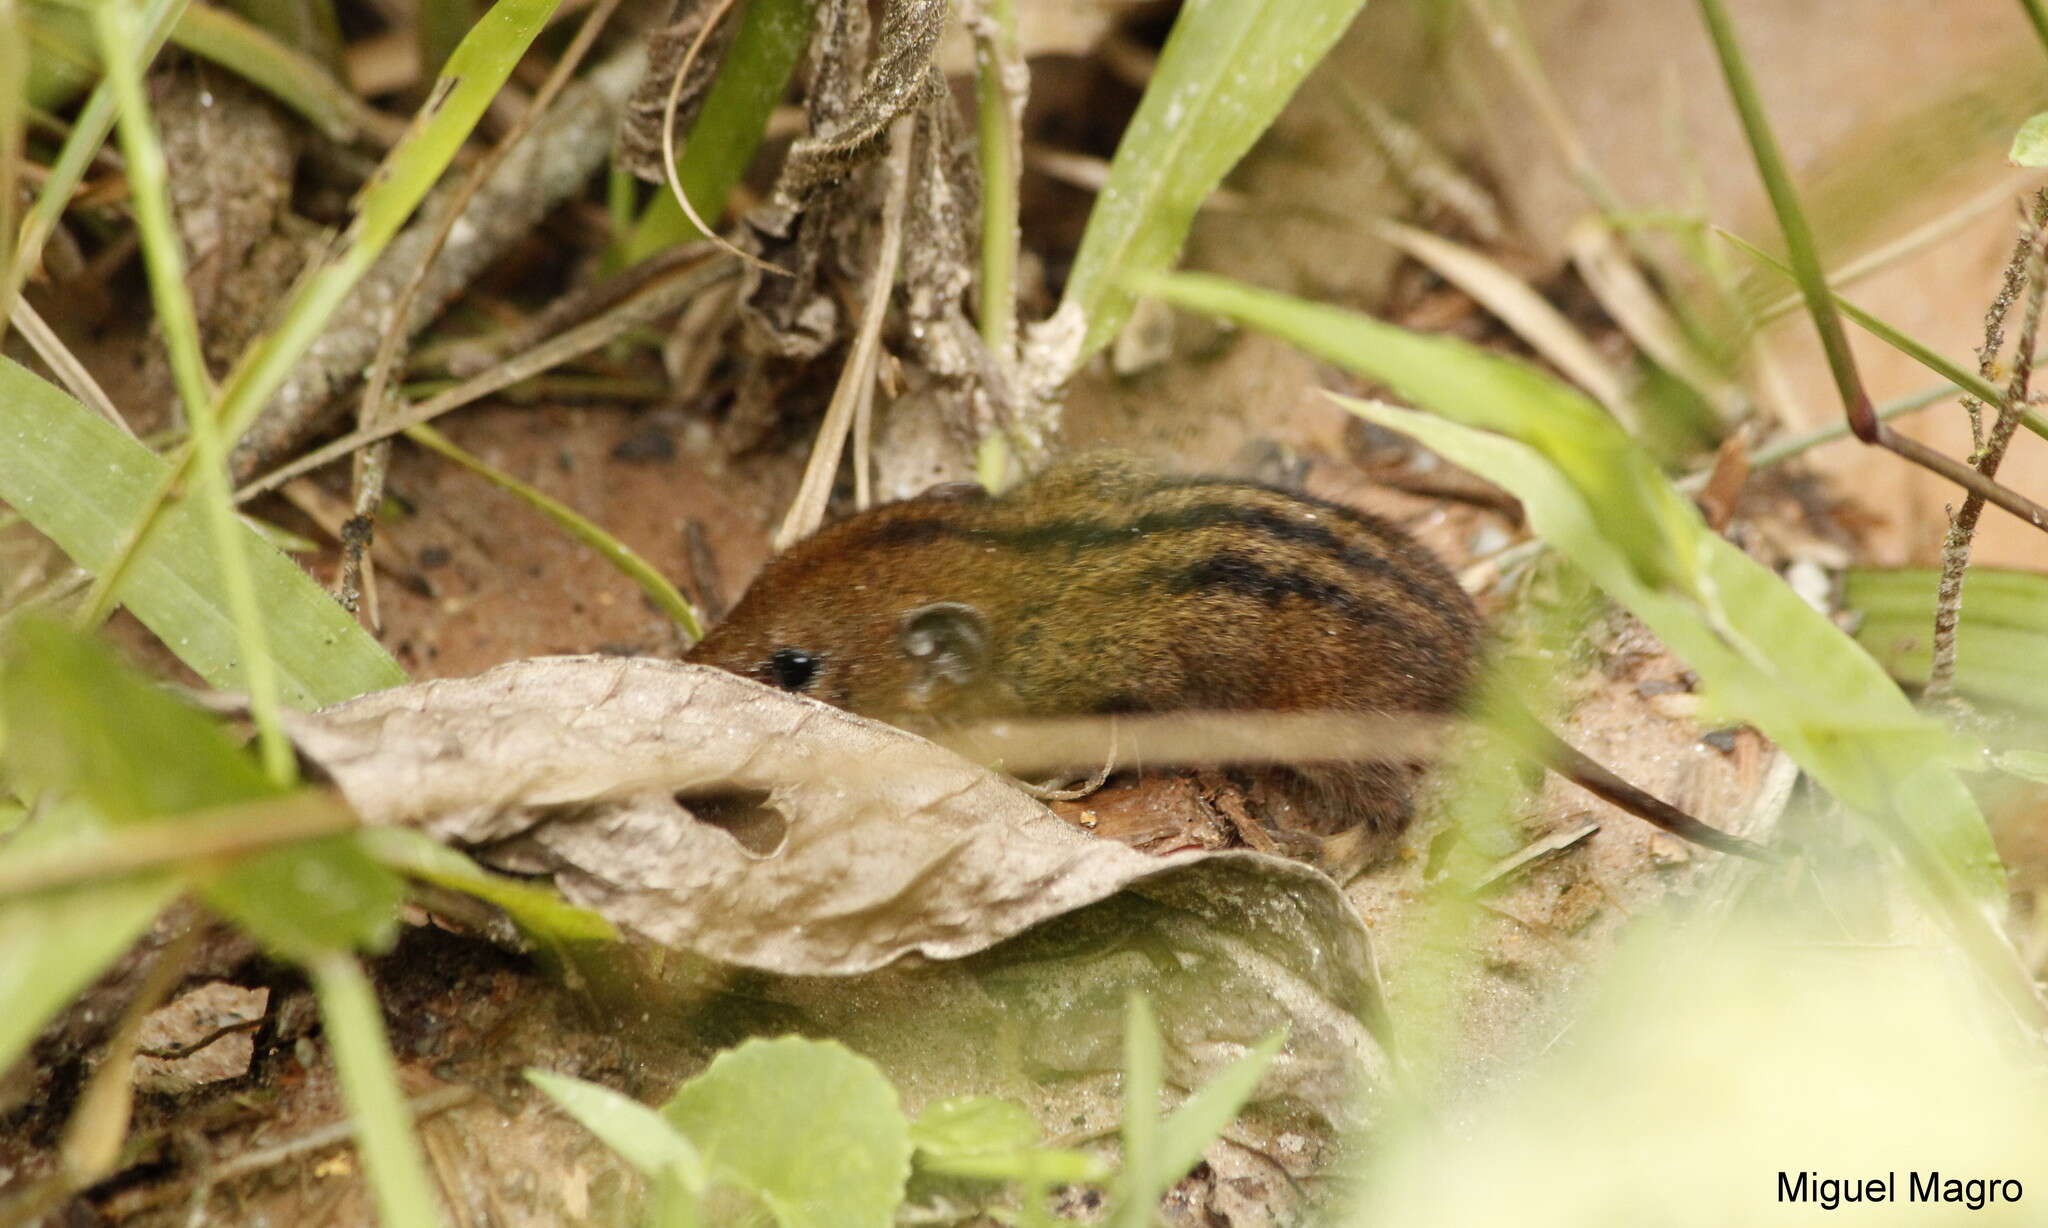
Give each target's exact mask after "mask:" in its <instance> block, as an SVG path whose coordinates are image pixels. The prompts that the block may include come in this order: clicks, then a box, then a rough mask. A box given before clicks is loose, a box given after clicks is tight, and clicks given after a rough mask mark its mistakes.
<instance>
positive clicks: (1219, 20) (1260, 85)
mask: <svg viewBox="0 0 2048 1228" xmlns="http://www.w3.org/2000/svg"><path fill="white" fill-rule="evenodd" d="M1363 5H1364V0H1190V2H1189V3H1188V4H1186V5H1184V6H1183V7H1182V8H1181V10H1180V15H1179V16H1178V17H1176V18H1175V19H1174V23H1173V32H1172V33H1171V34H1169V35H1168V36H1167V40H1166V46H1165V48H1164V49H1163V50H1162V51H1161V52H1160V55H1159V64H1158V67H1157V68H1156V69H1155V70H1154V72H1153V74H1152V80H1151V82H1150V83H1149V84H1147V86H1146V87H1145V95H1144V97H1143V98H1142V99H1140V100H1139V102H1138V110H1137V113H1136V114H1134V115H1132V116H1131V122H1130V124H1129V126H1127V127H1126V128H1125V129H1124V134H1123V138H1122V139H1121V140H1120V141H1118V143H1117V149H1116V156H1115V157H1114V158H1113V159H1111V161H1110V168H1109V182H1108V183H1106V184H1104V185H1103V189H1102V193H1101V194H1100V195H1099V196H1097V197H1096V200H1095V208H1094V209H1093V210H1092V211H1091V212H1090V213H1089V215H1088V227H1087V229H1086V231H1084V232H1083V234H1082V237H1081V247H1080V250H1079V251H1078V252H1076V253H1075V256H1074V268H1073V272H1072V274H1071V275H1070V276H1069V277H1068V279H1067V289H1066V294H1065V296H1064V297H1063V298H1062V299H1061V302H1060V311H1061V313H1063V314H1075V313H1077V314H1078V315H1079V316H1080V317H1081V319H1082V320H1083V321H1084V322H1085V324H1084V327H1085V332H1084V333H1083V334H1082V335H1081V336H1080V337H1079V338H1078V348H1074V349H1072V350H1071V352H1069V353H1066V354H1062V355H1059V356H1057V357H1056V358H1055V360H1054V362H1055V366H1056V368H1057V369H1055V370H1051V371H1047V372H1045V373H1044V376H1045V377H1048V378H1046V381H1045V382H1047V383H1049V384H1051V385H1053V386H1057V385H1058V384H1059V383H1062V382H1064V381H1065V379H1066V377H1067V376H1068V375H1070V374H1071V373H1072V372H1074V371H1075V370H1077V369H1078V368H1079V367H1080V365H1081V363H1082V362H1084V361H1085V360H1086V359H1087V358H1088V357H1089V356H1090V355H1091V354H1093V353H1095V352H1096V351H1097V350H1099V349H1101V348H1102V347H1103V346H1104V345H1105V344H1107V343H1108V342H1109V339H1110V338H1111V337H1113V336H1115V335H1116V333H1117V330H1118V329H1120V328H1122V327H1123V325H1124V321H1126V320H1127V319H1129V318H1130V313H1131V306H1132V303H1133V299H1132V297H1131V294H1132V285H1131V282H1132V279H1134V278H1137V277H1140V276H1142V275H1144V274H1148V273H1157V272H1160V271H1163V270H1164V269H1165V268H1167V266H1168V265H1170V264H1172V263H1173V259H1174V257H1175V256H1176V255H1178V254H1179V252H1180V248H1181V244H1182V242H1183V241H1184V240H1185V239H1186V238H1187V233H1188V228H1189V226H1190V225H1191V224H1192V223H1193V221H1194V216H1195V210H1196V208H1197V207H1198V206H1200V204H1201V203H1202V198H1203V197H1205V196H1207V195H1208V194H1209V192H1210V190H1211V189H1212V188H1214V187H1215V186H1216V185H1217V184H1218V183H1219V182H1221V181H1222V179H1223V176H1224V174H1225V173H1226V172H1227V171H1229V170H1230V168H1231V167H1232V166H1235V165H1236V164H1237V160H1238V159H1239V158H1241V157H1243V156H1244V154H1245V151H1246V150H1248V149H1250V148H1251V145H1252V142H1253V141H1255V140H1257V139H1258V136H1259V134H1260V133H1262V132H1264V131H1265V130H1266V128H1267V127H1268V126H1269V125H1270V124H1271V123H1272V122H1273V119H1274V117H1275V116H1277V115H1279V113H1280V109H1281V107H1283V106H1284V105H1286V103H1287V100H1288V98H1290V97H1291V96H1293V94H1294V89H1295V87H1296V86H1297V85H1299V84H1300V83H1301V80H1302V78H1303V77H1305V76H1307V75H1308V71H1309V70H1310V69H1311V68H1314V67H1315V66H1316V64H1317V62H1319V61H1320V60H1321V59H1322V58H1323V55H1324V53H1325V52H1327V51H1328V50H1329V49H1330V46H1331V45H1332V44H1333V43H1335V42H1336V41H1337V37H1338V36H1339V35H1341V34H1342V33H1344V30H1345V28H1346V27H1348V26H1349V25H1350V24H1351V19H1352V17H1353V16H1355V15H1356V14H1357V12H1358V10H1359V9H1360V8H1362V7H1363ZM1055 318H1057V317H1055Z"/></svg>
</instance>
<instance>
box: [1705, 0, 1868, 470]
mask: <svg viewBox="0 0 2048 1228" xmlns="http://www.w3.org/2000/svg"><path fill="white" fill-rule="evenodd" d="M1697 2H1698V4H1699V8H1700V16H1701V17H1703V18H1704V19H1705V20H1706V23H1707V33H1708V35H1709V36H1710V37H1711V38H1712V39H1713V42H1714V52H1715V54H1716V55H1717V56H1718V57H1719V59H1720V61H1721V75H1722V77H1723V78H1724V79H1725V80H1726V81H1727V83H1728V93H1729V95H1730V96H1731V97H1732V98H1733V99H1734V101H1735V110H1736V114H1738V115H1739V116H1740V117H1741V119H1742V129H1743V133H1744V134H1745V135H1746V136H1747V137H1748V138H1749V149H1750V153H1751V155H1752V156H1753V157H1754V158H1755V159H1756V169H1757V175H1758V177H1759V178H1761V179H1762V180H1763V182H1764V191H1765V192H1766V193H1767V194H1768V195H1769V196H1770V198H1771V208H1772V210H1773V211H1774V212H1776V214H1777V216H1778V227H1779V229H1781V230H1782V231H1783V232H1784V234H1785V250H1786V252H1787V254H1788V255H1789V256H1790V257H1791V261H1792V274H1793V277H1794V279H1795V280H1796V281H1797V282H1798V283H1799V292H1800V294H1801V295H1802V296H1803V297H1804V298H1805V299H1806V311H1807V314H1808V315H1811V316H1812V317H1813V326H1814V329H1815V331H1817V332H1819V334H1820V342H1821V349H1822V350H1823V351H1824V352H1825V353H1826V355H1827V360H1828V370H1829V371H1830V372H1831V373H1832V374H1833V375H1834V377H1835V387H1836V389H1837V390H1838V391H1839V392H1840V393H1841V396H1842V407H1843V409H1844V411H1845V412H1847V414H1848V415H1849V421H1850V426H1851V429H1852V430H1854V431H1855V432H1856V436H1857V438H1859V439H1862V440H1864V441H1865V442H1872V441H1874V440H1875V439H1876V438H1877V424H1876V419H1875V417H1874V416H1873V415H1872V411H1871V405H1870V397H1869V395H1868V394H1867V393H1865V392H1864V391H1863V378H1862V376H1861V375H1859V374H1858V373H1857V370H1856V357H1855V355H1854V354H1852V353H1850V352H1849V339H1848V337H1846V336H1844V335H1843V333H1842V321H1841V317H1840V316H1838V315H1837V314H1836V313H1835V300H1834V297H1833V296H1832V295H1830V294H1829V293H1828V288H1827V279H1826V277H1825V275H1824V274H1823V273H1822V272H1821V267H1820V253H1819V249H1818V248H1817V247H1816V246H1815V245H1814V240H1813V229H1812V227H1811V226H1809V225H1808V224H1807V221H1806V212H1805V210H1803V209H1801V208H1800V207H1799V196H1798V193H1797V192H1796V191H1795V190H1794V189H1793V187H1792V176H1791V174H1790V172H1788V171H1787V170H1786V169H1785V158H1784V155H1783V154H1781V153H1780V152H1779V151H1778V139H1777V137H1776V136H1775V135H1773V133H1772V132H1771V126H1770V120H1769V119H1768V118H1766V117H1765V115H1764V109H1763V102H1762V100H1761V99H1760V98H1759V97H1758V96H1757V92H1756V83H1755V82H1754V81H1752V80H1751V79H1750V76H1749V64H1748V62H1747V61H1746V60H1744V59H1743V56H1742V48H1741V45H1740V44H1739V43H1737V42H1736V39H1735V28H1734V26H1733V25H1732V24H1731V23H1730V22H1729V20H1728V13H1727V10H1726V9H1725V8H1723V7H1722V5H1721V0H1697Z"/></svg>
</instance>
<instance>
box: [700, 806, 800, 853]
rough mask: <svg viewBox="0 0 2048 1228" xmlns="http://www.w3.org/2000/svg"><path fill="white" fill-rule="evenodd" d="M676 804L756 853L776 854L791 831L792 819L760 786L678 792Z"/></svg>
mask: <svg viewBox="0 0 2048 1228" xmlns="http://www.w3.org/2000/svg"><path fill="white" fill-rule="evenodd" d="M676 804H677V805H678V806H681V807H682V808H683V809H685V810H687V811H689V812H690V813H691V815H693V816H695V818H696V819H697V821H698V822H700V823H703V824H705V825H706V826H708V827H716V828H717V829H718V830H720V831H722V832H724V833H725V834H726V835H728V836H731V837H732V838H733V841H734V842H735V843H737V844H738V845H739V846H740V847H741V848H743V849H745V850H746V851H747V852H749V853H751V854H753V855H754V856H756V857H772V856H774V855H775V853H776V851H777V850H779V849H780V848H781V847H782V841H783V839H784V837H786V836H787V835H788V834H789V819H788V818H787V817H785V816H784V815H783V813H782V812H781V811H780V810H777V809H776V808H775V807H773V806H771V805H769V804H768V795H767V794H766V793H763V792H760V791H758V790H741V791H738V792H734V791H729V790H728V791H723V792H719V793H678V794H676Z"/></svg>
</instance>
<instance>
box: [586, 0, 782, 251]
mask: <svg viewBox="0 0 2048 1228" xmlns="http://www.w3.org/2000/svg"><path fill="white" fill-rule="evenodd" d="M814 3H815V0H753V2H752V3H750V4H748V5H747V6H746V9H745V11H744V13H743V14H742V15H741V17H740V28H739V32H738V33H736V34H734V35H733V40H732V46H731V47H730V48H729V49H728V50H727V51H726V54H725V59H724V61H723V62H721V63H720V64H719V66H718V76H717V78H716V79H714V80H713V81H712V83H711V89H710V92H709V93H707V94H705V95H704V105H703V106H702V107H700V108H698V111H697V119H696V122H694V123H692V124H691V125H690V132H689V136H688V137H687V138H686V139H685V140H684V142H683V152H682V157H681V159H680V160H678V162H677V164H676V177H677V178H679V179H681V180H682V184H683V191H685V192H687V193H689V196H690V204H691V205H692V206H694V207H695V208H696V210H697V215H698V216H699V217H702V218H704V219H705V220H707V221H713V220H715V219H716V218H717V217H718V215H719V214H721V213H723V212H724V211H725V198H726V197H727V196H728V195H730V194H731V193H732V189H733V185H734V184H736V183H738V182H739V181H740V175H741V174H743V173H745V171H746V169H747V164H748V163H749V162H752V161H753V160H754V150H755V149H757V148H759V146H760V144H761V134H762V133H764V132H766V131H767V129H768V116H769V113H770V112H772V111H773V110H774V109H775V104H776V103H777V102H780V101H781V100H782V92H783V89H784V87H785V86H787V85H788V84H789V74H790V72H791V71H792V70H793V69H795V67H796V61H797V57H798V56H800V55H802V54H803V50H804V48H805V46H807V45H808V44H809V43H810V41H811V10H812V7H813V5H814ZM699 237H701V232H700V231H699V230H698V229H697V227H696V226H695V225H694V224H693V223H692V222H691V221H690V219H689V218H687V217H685V216H684V215H683V209H682V206H681V205H678V204H677V203H676V199H675V197H674V196H673V195H672V194H671V193H670V192H669V191H668V190H667V189H666V188H665V187H664V188H663V189H662V190H660V191H658V192H656V193H655V194H654V198H653V199H652V200H651V201H649V202H648V205H647V209H646V211H645V212H644V213H642V214H641V215H640V220H639V222H638V223H636V224H635V225H634V227H633V230H632V233H631V234H630V235H628V236H627V237H626V240H625V245H624V251H623V253H622V259H623V263H624V264H628V265H631V264H637V263H639V262H640V261H642V260H644V259H646V258H647V257H649V256H651V255H653V254H654V253H655V252H658V251H661V250H663V249H665V248H669V247H673V246H675V245H676V244H678V243H686V242H688V241H690V240H691V239H695V238H699Z"/></svg>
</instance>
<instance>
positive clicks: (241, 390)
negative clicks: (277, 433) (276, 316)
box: [221, 0, 561, 439]
mask: <svg viewBox="0 0 2048 1228" xmlns="http://www.w3.org/2000/svg"><path fill="white" fill-rule="evenodd" d="M560 3H561V0H498V3H497V4H495V5H493V6H492V7H491V11H490V12H489V13H486V14H485V15H484V17H483V19H482V20H480V21H478V22H477V24H476V25H475V26H474V27H472V28H471V30H470V32H469V34H468V36H467V37H465V38H464V39H463V40H462V45H461V46H459V47H457V48H456V49H455V54H453V55H451V56H449V57H448V65H447V68H446V70H445V71H444V72H443V73H442V75H441V78H440V80H439V81H437V82H435V84H434V90H433V93H432V94H431V95H430V96H429V97H428V99H427V101H426V102H425V103H424V104H423V105H422V106H421V108H420V111H419V114H418V115H417V116H416V117H415V118H414V120H413V125H412V127H411V128H410V129H409V130H408V131H407V132H406V135H405V138H404V139H403V140H401V141H400V142H399V143H398V145H397V146H396V147H394V148H393V149H392V151H391V153H390V154H389V155H388V156H387V157H386V158H385V159H384V163H383V165H382V166H380V167H378V168H377V173H376V175H375V176H373V177H372V178H371V180H370V183H369V186H368V187H366V188H364V189H363V193H362V196H361V197H360V198H359V199H358V201H357V202H356V217H355V221H354V222H353V223H351V224H350V226H349V229H348V231H347V233H346V234H344V235H343V236H342V237H341V241H340V243H339V245H338V248H337V250H336V252H335V254H334V256H333V257H332V259H330V260H329V261H328V262H327V263H326V264H325V265H323V266H322V267H321V268H320V269H319V271H317V272H316V273H314V274H313V275H312V276H311V277H308V278H306V279H305V280H304V281H303V282H301V283H300V286H299V289H298V292H297V293H296V294H294V295H293V296H292V300H291V303H290V304H289V305H288V306H287V307H286V308H285V310H284V313H283V316H282V318H281V319H280V321H279V323H278V325H277V327H276V328H275V329H273V330H272V331H271V332H269V333H268V334H266V335H265V336H264V337H262V338H261V339H260V340H258V341H257V342H256V344H255V345H254V346H253V347H252V348H251V351H250V353H249V354H247V355H245V356H244V359H243V361H242V362H241V363H239V364H237V366H236V368H235V372H234V375H233V376H232V377H230V380H229V382H228V386H227V388H226V389H225V390H224V391H223V392H222V394H221V417H222V421H223V423H224V424H225V427H226V432H227V435H228V438H230V439H235V438H239V437H240V436H241V435H242V434H243V432H245V431H247V430H248V429H249V426H250V424H251V423H253V422H254V421H255V420H256V416H257V415H258V414H259V413H261V412H262V411H263V406H264V405H265V404H266V403H268V402H269V400H270V398H271V396H272V395H273V394H274V393H276V391H277V390H278V388H279V386H281V385H282V384H283V383H284V381H285V379H286V378H287V377H288V376H290V374H291V371H292V368H293V366H295V365H296V364H297V363H298V361H299V358H300V357H301V356H302V355H303V354H305V352H306V350H307V349H308V348H310V347H311V346H312V344H313V342H314V341H316V340H318V339H319V337H320V333H321V331H322V330H323V329H324V328H326V326H327V321H328V319H329V318H330V317H332V316H333V314H334V312H335V311H336V309H338V308H339V307H340V306H341V304H342V302H343V300H345V299H346V298H347V297H348V293H349V291H350V290H352V289H354V288H355V284H356V282H357V281H358V280H360V279H361V278H362V276H363V274H364V273H366V272H368V271H369V268H370V266H371V264H373V263H374V262H375V261H376V259H377V257H378V256H380V255H382V254H383V252H384V248H385V245H386V244H388V243H390V242H391V238H392V236H393V235H395V234H397V233H398V229H399V227H401V226H403V225H404V224H405V221H406V219H407V218H408V217H410V216H412V211H413V210H414V209H415V208H416V207H418V205H419V203H420V200H421V199H422V198H423V197H425V196H426V194H427V191H428V189H430V188H432V187H433V186H434V181H435V180H436V179H438V178H440V176H441V172H442V171H443V170H445V169H447V166H448V163H449V161H450V160H452V159H453V158H454V157H455V152H456V150H458V149H460V148H461V147H462V143H463V142H464V141H466V140H468V139H469V134H470V131H471V129H473V128H475V127H476V122H477V120H478V119H479V118H480V117H481V116H482V115H483V113H484V108H485V107H487V106H489V105H490V102H491V99H492V98H494V97H495V96H496V95H497V93H498V89H499V87H500V86H502V85H504V83H505V78H506V77H508V76H510V75H511V72H512V69H513V67H514V66H515V65H517V64H518V63H519V60H520V57H521V56H523V55H525V54H526V49H527V47H528V46H529V45H530V44H531V43H532V42H533V39H534V36H535V35H537V34H539V33H540V32H541V30H542V28H543V27H545V26H546V24H547V20H548V18H549V17H551V16H553V15H554V11H555V9H556V7H557V6H558V5H559V4H560Z"/></svg>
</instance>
